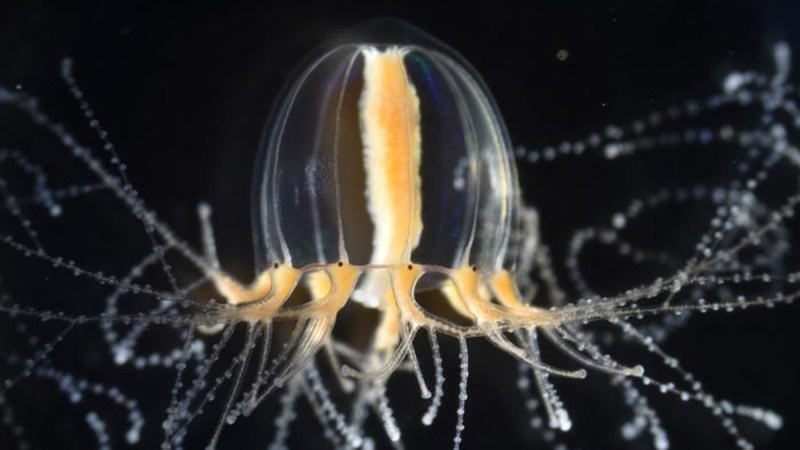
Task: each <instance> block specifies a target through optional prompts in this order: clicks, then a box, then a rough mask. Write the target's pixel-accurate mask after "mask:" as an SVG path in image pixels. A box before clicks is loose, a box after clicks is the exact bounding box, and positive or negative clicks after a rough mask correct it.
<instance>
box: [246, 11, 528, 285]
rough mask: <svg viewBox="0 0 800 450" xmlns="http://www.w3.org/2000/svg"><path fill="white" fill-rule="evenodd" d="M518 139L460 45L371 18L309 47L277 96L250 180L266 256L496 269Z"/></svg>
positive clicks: (501, 257)
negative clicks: (314, 48)
mask: <svg viewBox="0 0 800 450" xmlns="http://www.w3.org/2000/svg"><path fill="white" fill-rule="evenodd" d="M510 149H511V148H510V143H509V138H508V134H507V131H506V128H505V124H504V122H503V119H502V117H501V116H500V114H499V112H498V110H497V108H496V106H495V103H494V100H493V99H492V97H491V95H490V94H489V92H488V90H487V89H486V87H485V85H484V83H483V81H482V80H481V79H480V77H479V76H478V75H477V73H476V72H475V71H474V70H473V69H472V68H471V66H470V65H469V64H468V63H467V62H466V61H465V60H464V59H463V58H462V57H460V56H459V55H458V54H457V53H456V52H455V51H454V50H452V49H450V48H449V47H447V46H446V45H444V44H442V43H441V42H439V41H438V40H436V39H435V38H433V37H431V36H430V35H428V34H426V33H424V32H423V31H421V30H419V29H417V28H415V27H413V26H411V25H409V24H407V23H405V22H402V21H398V20H393V19H381V20H375V21H371V22H367V23H365V24H362V25H360V26H358V27H356V28H354V29H352V30H351V31H350V32H348V33H346V34H345V35H344V37H343V38H341V39H338V40H336V41H335V42H332V43H331V44H328V45H326V46H325V47H323V48H322V49H320V50H318V51H317V52H315V53H314V54H313V55H312V56H311V57H310V58H309V59H307V61H306V62H305V63H304V64H303V65H302V67H301V68H300V69H299V71H298V72H297V74H296V76H295V77H293V78H292V82H291V84H290V85H289V86H288V87H287V88H286V89H285V90H284V92H283V93H282V96H281V97H280V98H279V100H278V102H277V103H276V106H275V107H274V110H273V114H272V117H271V119H270V121H269V122H268V124H267V128H266V130H265V134H264V139H263V142H262V144H261V149H260V157H259V162H258V166H257V168H256V174H255V182H254V188H255V189H254V190H255V192H254V197H253V217H254V233H255V240H256V242H257V243H258V246H257V250H256V253H257V260H258V263H259V265H260V267H261V268H262V269H263V268H264V267H266V266H267V265H268V264H273V263H286V264H291V265H292V266H294V267H301V266H304V265H307V264H314V263H334V262H337V261H346V262H349V263H350V264H354V265H368V264H369V265H373V266H381V265H389V266H391V265H398V264H407V263H418V264H426V265H438V266H443V267H448V268H452V267H460V266H464V265H475V266H477V267H480V268H482V269H488V270H494V269H499V268H501V267H502V266H503V265H506V264H508V261H509V260H510V257H509V255H508V254H507V248H508V243H509V239H510V236H511V234H512V232H513V230H514V228H515V221H516V220H517V219H516V217H517V214H518V212H517V209H518V203H519V188H518V183H517V179H516V169H515V167H514V165H513V162H512V158H511V151H510ZM362 283H363V281H362Z"/></svg>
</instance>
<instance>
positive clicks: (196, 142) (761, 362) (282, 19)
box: [0, 0, 800, 449]
mask: <svg viewBox="0 0 800 450" xmlns="http://www.w3.org/2000/svg"><path fill="white" fill-rule="evenodd" d="M197 3H198V4H194V5H188V4H187V5H179V4H169V5H168V4H166V2H152V3H149V4H148V3H144V4H142V3H139V2H130V3H123V2H120V3H119V4H116V3H115V4H113V6H112V4H107V5H103V4H87V5H85V6H82V7H78V8H73V7H67V6H65V5H64V3H63V2H53V3H52V4H48V3H47V2H37V1H31V2H24V3H23V2H6V3H4V4H3V6H2V7H0V10H2V13H0V83H2V84H4V85H6V86H13V85H16V84H19V85H21V86H22V88H24V89H25V90H26V91H28V92H30V93H32V94H34V95H36V96H37V97H38V98H40V100H41V102H42V104H43V108H44V109H45V110H47V111H49V112H50V113H51V115H53V116H55V117H58V118H59V120H63V121H64V122H65V123H66V124H67V126H68V128H70V129H75V130H78V131H77V132H76V134H77V135H78V137H79V138H80V137H89V136H91V134H90V133H89V132H88V131H87V130H86V128H87V127H86V126H85V121H84V120H83V119H82V117H81V115H80V114H79V112H77V110H76V108H75V106H74V104H73V103H71V101H70V100H69V97H68V95H67V93H66V88H65V87H64V86H63V83H61V81H60V79H59V76H58V68H59V61H60V60H61V58H63V57H64V56H70V57H72V58H73V59H74V61H75V63H76V75H77V77H78V80H79V82H80V84H81V85H82V87H83V88H84V90H85V91H86V93H87V95H88V98H89V99H90V102H91V104H92V106H93V107H94V108H95V109H96V111H97V112H98V114H99V116H100V118H101V120H102V121H103V123H104V125H105V127H106V128H107V129H108V131H109V132H110V135H111V138H112V140H113V141H114V142H115V144H116V145H117V148H118V149H119V151H120V154H121V156H122V159H123V160H124V161H125V162H126V163H127V164H128V166H129V174H130V177H131V179H132V182H133V183H134V185H136V186H137V187H138V188H139V189H140V191H141V193H142V195H143V197H144V198H145V199H147V201H148V203H149V205H150V206H151V207H153V208H154V209H156V210H157V211H158V212H159V213H160V215H161V216H162V217H163V218H164V219H165V220H167V221H168V222H170V223H171V224H173V225H174V226H175V228H177V229H178V230H179V231H181V232H183V233H184V234H189V233H194V232H195V228H193V227H194V221H195V214H194V207H195V205H196V203H197V201H198V200H200V199H206V200H208V201H210V202H211V203H212V204H213V205H214V206H215V208H216V225H217V227H218V230H219V232H218V240H219V241H220V249H221V250H220V252H221V257H222V259H223V261H224V262H225V263H226V264H227V266H228V267H232V270H233V271H234V272H236V273H240V274H242V275H243V276H245V277H246V276H247V274H248V273H249V272H248V271H249V270H250V269H249V267H250V264H251V263H250V260H251V254H252V251H251V247H252V242H251V240H250V227H249V220H250V218H249V205H250V192H249V191H250V174H251V173H252V171H253V167H252V165H253V161H254V159H255V155H256V151H257V149H258V143H259V139H260V137H261V132H262V127H263V126H264V122H265V120H266V117H267V115H268V112H269V109H270V107H271V105H272V101H273V99H274V98H275V97H276V95H277V94H278V92H279V91H280V88H281V86H282V84H283V82H284V80H285V78H286V77H287V76H288V75H289V74H290V73H291V71H292V69H293V67H294V65H295V64H297V63H298V62H299V61H300V60H301V59H302V57H303V56H304V55H305V54H306V53H307V52H309V51H311V50H312V49H314V48H315V47H316V46H318V45H319V44H321V43H324V42H325V41H326V40H327V39H329V38H331V37H334V36H336V35H337V34H339V33H340V32H342V31H344V30H346V29H347V28H349V27H351V26H353V25H356V24H358V23H359V22H361V21H363V20H366V19H369V18H374V17H380V16H394V17H398V18H402V19H405V20H408V21H410V22H411V23H413V24H415V25H417V26H418V27H420V28H422V29H424V30H426V31H428V32H430V33H431V34H433V35H434V36H436V37H438V38H440V39H441V40H442V41H444V42H446V43H448V44H450V45H451V46H452V47H454V48H455V49H457V50H458V51H460V52H461V53H462V54H463V56H464V57H465V58H466V59H467V60H469V61H470V62H471V63H472V64H473V65H474V66H475V67H476V69H477V70H478V71H479V72H480V73H481V74H482V76H483V77H484V80H485V81H486V83H487V84H488V86H489V87H490V89H491V90H492V91H493V93H494V95H495V98H496V100H497V103H498V105H499V107H500V110H501V111H502V112H503V114H504V116H505V119H506V123H507V125H508V128H509V131H510V133H511V136H512V140H513V142H514V144H515V145H526V146H532V147H541V146H544V145H551V144H558V143H559V142H560V141H561V140H563V139H578V138H581V137H583V136H585V135H586V134H587V133H588V132H590V131H594V130H601V129H602V128H603V127H604V126H605V125H606V124H609V123H619V122H623V121H625V120H628V119H631V118H634V117H640V116H644V115H646V114H647V113H648V112H649V111H651V110H653V109H658V108H662V107H664V106H666V105H669V104H671V103H673V102H678V101H681V100H684V99H688V98H700V97H703V96H707V95H709V94H711V93H714V92H717V91H718V90H719V86H720V84H721V80H722V79H723V77H724V75H725V74H726V73H728V72H729V71H731V70H734V69H749V68H755V69H759V70H765V71H769V70H771V59H770V48H771V45H772V44H774V43H775V42H776V41H778V40H786V41H788V42H789V43H790V44H791V45H793V47H794V48H795V51H796V52H797V51H798V49H800V27H798V26H797V24H798V21H799V20H800V6H799V5H797V4H796V2H791V1H788V0H787V1H755V0H754V1H751V2H740V1H731V2H723V1H712V0H709V1H705V0H701V1H682V2H675V1H651V2H644V1H631V2H605V1H582V2H560V3H559V2H547V1H530V2H519V3H520V4H522V3H525V5H524V6H521V5H520V4H517V3H513V4H503V3H501V2H495V1H483V2H476V4H475V5H472V6H468V5H467V4H466V2H451V3H446V2H433V1H428V2H408V1H403V2H399V1H398V2H385V3H384V4H382V5H377V4H376V2H364V3H360V2H344V1H328V2H320V3H319V4H307V3H305V2H300V1H294V2H292V1H286V2H280V3H279V2H259V3H255V2H254V3H253V4H238V3H236V2H218V3H213V2H197ZM512 5H514V6H512ZM560 49H565V50H567V51H568V52H569V57H568V58H567V60H566V61H563V62H562V61H559V60H558V59H557V58H556V52H557V51H558V50H560ZM793 75H794V79H795V80H797V79H798V78H797V76H796V73H795V74H793ZM87 139H88V138H87ZM680 161H681V162H679V163H677V162H675V161H670V160H666V161H662V163H665V164H667V167H669V165H670V164H673V165H675V164H678V165H682V166H686V171H687V172H686V173H690V174H691V175H692V176H694V179H697V177H700V178H701V179H702V178H703V177H704V176H705V175H706V173H705V171H708V172H709V173H713V172H714V171H715V170H716V169H715V168H714V164H719V165H723V166H724V165H726V164H729V163H730V162H729V161H724V160H722V161H716V162H714V163H709V162H708V161H705V162H703V164H702V165H699V166H698V167H699V168H698V167H694V168H693V167H692V165H691V160H690V159H687V158H684V159H682V160H680ZM626 164H628V163H623V165H622V166H621V169H620V168H617V169H614V168H610V167H608V166H606V165H603V164H602V163H599V165H598V162H597V161H596V160H592V159H591V158H584V159H578V160H569V161H561V162H558V163H554V164H552V165H537V166H533V167H530V166H525V165H523V166H521V167H520V176H521V179H522V183H523V185H524V187H525V189H526V198H527V200H528V201H529V202H531V203H533V204H535V205H537V207H538V208H539V210H540V212H541V216H542V221H543V224H542V227H543V233H544V239H545V241H546V242H547V243H548V244H549V245H550V246H551V247H552V248H553V251H554V255H555V256H556V263H557V264H559V260H558V258H557V257H558V256H563V252H564V249H565V246H566V244H567V239H568V236H569V233H568V232H569V230H572V229H574V228H576V227H578V226H585V225H596V224H598V223H600V222H601V221H603V220H607V218H608V217H609V215H610V213H611V212H613V211H614V208H617V207H620V206H621V205H624V204H625V199H626V198H629V197H630V196H632V195H634V194H638V193H643V192H647V191H648V189H651V190H652V188H653V186H654V185H655V182H654V181H653V180H654V179H655V178H658V176H656V174H655V173H656V172H658V171H659V170H660V168H659V167H654V166H653V165H652V164H650V165H648V164H643V165H635V166H631V165H626ZM672 168H673V169H676V167H672ZM679 168H680V167H679ZM605 170H608V172H604V171H605ZM614 170H617V172H614ZM686 173H684V172H680V171H678V172H676V175H674V176H675V177H676V178H683V177H689V175H686ZM598 199H605V200H607V201H600V200H598ZM615 199H616V200H615ZM798 317H800V315H799V314H798V310H797V306H794V307H781V308H779V309H778V310H777V311H750V312H747V313H744V314H733V315H721V316H708V317H702V318H694V319H693V320H692V321H691V322H690V326H689V327H688V328H687V329H685V330H683V331H680V332H678V333H677V334H676V336H675V338H674V339H672V340H670V341H669V342H668V344H667V348H668V349H670V350H672V351H673V352H674V353H675V354H677V355H678V356H681V359H682V361H683V362H684V366H685V367H687V368H688V369H689V370H692V371H693V372H695V373H696V374H697V375H698V376H699V378H700V379H701V380H704V382H705V386H706V387H707V388H709V389H710V390H711V391H712V392H713V393H715V394H719V395H720V396H723V397H727V398H730V399H732V400H734V401H741V402H743V403H747V404H757V405H764V406H767V407H771V408H773V409H775V410H777V411H779V412H781V413H782V414H783V417H784V420H785V425H784V429H783V430H781V431H780V432H779V433H776V434H774V435H771V436H761V435H760V433H758V431H757V427H756V428H754V430H756V431H755V435H756V436H757V439H756V441H757V442H759V443H762V444H763V447H762V448H770V449H791V448H796V447H797V445H798V443H800V432H798V427H800V424H799V423H798V421H800V388H799V387H798V386H799V384H798V380H799V379H800V372H799V371H798V369H797V367H796V365H797V364H796V359H797V355H798V353H797V349H796V345H797V344H798V343H799V342H800V340H798V327H797V325H796V321H797V318H798ZM470 345H471V349H473V350H474V351H473V353H472V354H471V356H473V359H472V360H473V372H472V376H471V379H470V384H471V397H470V403H469V406H468V414H467V419H466V420H467V430H466V432H465V440H466V445H465V448H488V447H490V446H491V447H494V448H542V447H541V446H540V445H541V444H540V443H538V442H537V441H536V440H535V435H534V432H533V431H530V430H529V429H528V427H527V425H526V419H525V411H524V408H523V407H522V405H521V404H517V402H518V401H519V400H518V394H517V391H516V389H515V388H514V384H515V382H516V372H515V368H514V365H513V364H510V363H509V362H508V361H507V360H506V359H507V358H505V357H503V356H501V355H497V354H495V353H494V352H493V351H491V350H488V349H487V348H485V347H486V346H482V345H481V344H479V343H476V344H474V345H473V344H470ZM449 347H450V352H451V353H452V350H453V346H449ZM487 350H488V351H487ZM448 361H449V363H450V364H451V365H453V364H455V361H456V358H454V357H453V355H452V354H451V357H450V358H449V360H448ZM590 383H591V382H590ZM455 385H456V373H454V372H453V373H451V374H450V375H449V377H448V386H449V388H450V389H449V390H448V391H447V392H448V394H449V397H450V399H451V400H452V397H454V390H453V389H454V388H455ZM564 385H568V386H569V385H570V383H569V382H568V383H561V384H560V386H564ZM404 386H412V385H404ZM604 386H605V385H604V384H603V383H602V382H600V383H594V384H589V385H587V386H585V387H584V386H580V387H576V388H570V387H568V388H564V390H565V391H567V392H568V393H565V394H564V395H565V398H566V400H567V401H568V402H569V405H570V411H571V412H572V413H573V415H574V419H575V421H576V424H575V432H574V433H575V434H576V435H577V436H578V438H577V439H575V442H577V443H578V445H579V446H580V448H584V449H587V448H588V449H592V448H599V449H606V448H609V449H610V448H619V447H620V446H621V442H620V440H619V439H618V431H617V422H614V421H610V419H609V417H618V418H619V420H623V419H625V418H627V417H626V416H625V415H624V413H623V412H621V410H620V409H619V405H618V403H613V402H612V403H606V399H605V398H604V397H603V395H602V394H603V390H604ZM161 392H163V393H164V395H166V393H167V392H168V385H164V386H161ZM414 396H416V393H414ZM655 397H658V395H657V394H655ZM656 404H657V405H658V406H659V407H662V408H663V409H662V411H663V414H662V417H663V419H664V422H665V426H666V427H667V430H668V432H671V433H672V436H673V437H674V441H675V442H674V448H679V449H680V448H733V443H732V442H730V440H729V439H728V438H727V437H726V436H725V435H724V434H722V433H721V432H720V430H719V426H718V425H717V424H716V423H715V422H714V421H713V420H710V419H709V418H708V414H707V412H706V411H705V410H702V409H701V408H697V407H693V406H687V405H683V404H680V402H679V401H678V400H675V399H658V400H656ZM448 405H450V406H452V404H449V403H448ZM26 407H30V408H31V409H32V410H34V411H36V407H37V404H35V402H32V403H31V404H30V405H25V406H23V407H22V408H26ZM64 411H69V409H64ZM65 414H66V413H65ZM301 414H308V411H307V410H305V409H303V410H301ZM442 414H443V415H442V416H441V417H440V419H442V418H444V420H441V422H442V423H444V425H446V426H441V427H439V428H435V429H434V430H433V431H431V432H429V433H427V434H424V433H416V434H415V432H414V431H410V432H409V436H411V437H410V438H409V440H408V442H407V443H408V446H409V447H410V448H442V447H444V448H448V447H449V446H450V445H451V444H450V442H451V433H452V424H451V422H452V420H451V419H452V417H451V416H452V415H453V409H452V408H450V409H445V410H443V411H442ZM448 414H449V415H448ZM615 415H616V416H615ZM58 419H59V420H69V417H58ZM401 419H402V420H404V421H403V422H402V423H404V427H405V428H406V429H413V428H422V427H421V426H419V425H418V419H417V417H416V416H413V417H412V416H409V417H401ZM159 420H160V416H157V417H156V418H155V419H152V420H151V422H150V423H149V428H147V427H146V428H145V430H148V429H149V431H150V432H154V431H155V432H156V434H157V432H159V431H160V429H159V427H158V421H159ZM258 420H259V421H260V422H256V423H249V424H245V425H242V426H238V425H237V427H235V428H234V430H235V431H233V432H229V433H228V434H227V437H226V440H225V446H224V448H263V447H264V446H265V445H266V444H265V441H263V440H258V438H254V437H253V436H259V435H263V434H265V433H267V431H265V429H270V428H271V427H272V420H271V417H270V416H269V415H268V414H266V415H262V416H260V417H259V418H258ZM209 423H211V422H209ZM299 424H300V425H301V426H296V427H295V428H294V429H293V434H295V435H299V438H298V439H297V441H295V442H294V443H295V444H296V445H297V446H298V447H302V448H317V444H319V440H320V439H321V436H320V430H319V428H318V427H316V426H315V425H314V421H313V420H308V421H305V422H302V421H301V422H299ZM47 425H49V424H42V426H45V427H47ZM248 427H251V428H248ZM253 427H254V428H253ZM53 429H54V430H55V431H53V434H49V431H50V428H49V427H47V428H44V429H42V430H41V431H42V434H41V435H39V436H36V437H35V440H34V442H35V443H38V444H39V445H41V446H43V447H47V448H49V447H51V446H55V445H56V443H58V442H62V443H63V445H65V446H66V447H72V448H79V447H80V444H79V442H81V441H80V440H71V439H72V438H71V437H69V436H62V435H59V434H58V427H55V428H53ZM253 429H256V430H260V431H256V432H254V431H252V430H253ZM146 442H148V441H146ZM0 443H2V442H1V441H0ZM642 444H643V443H641V442H640V443H638V445H642ZM635 448H638V447H635ZM642 448H647V447H646V446H643V447H642Z"/></svg>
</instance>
